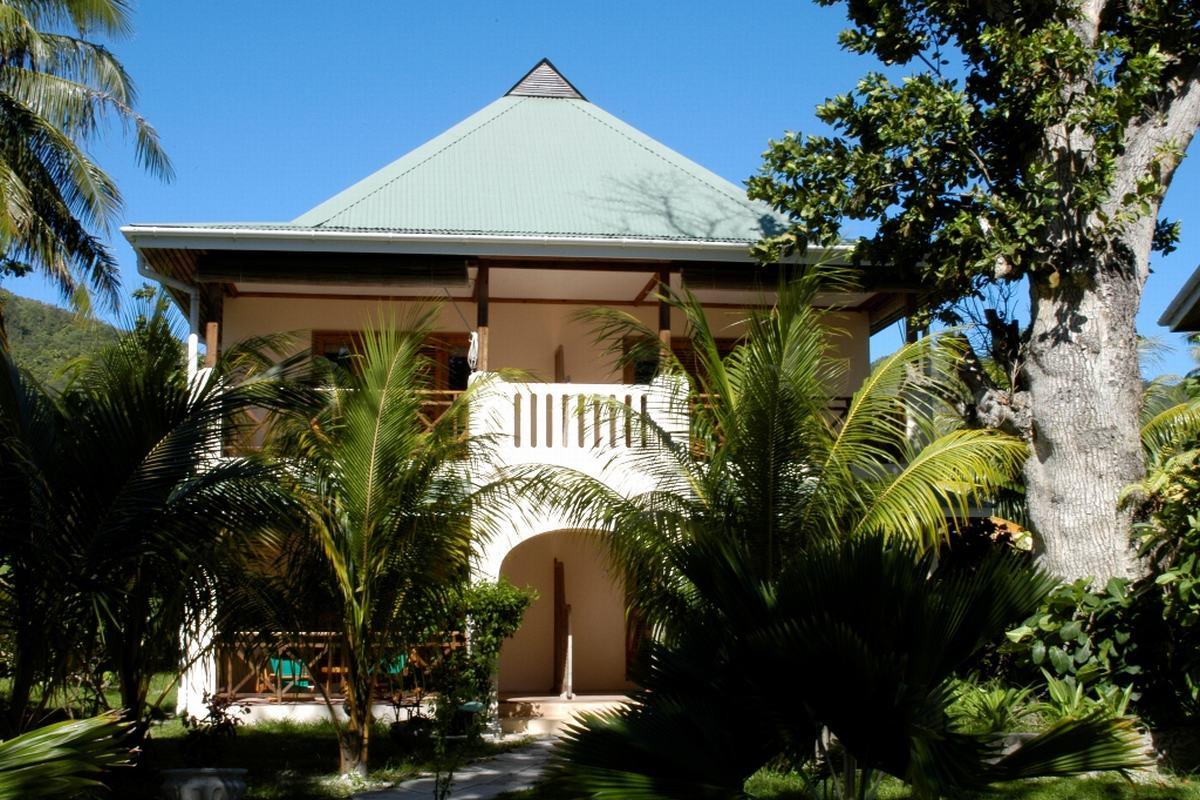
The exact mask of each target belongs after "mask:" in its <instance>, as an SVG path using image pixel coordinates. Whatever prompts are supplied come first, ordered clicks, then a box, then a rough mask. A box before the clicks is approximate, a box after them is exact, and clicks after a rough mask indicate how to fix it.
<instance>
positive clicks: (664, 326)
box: [658, 269, 671, 344]
mask: <svg viewBox="0 0 1200 800" xmlns="http://www.w3.org/2000/svg"><path fill="white" fill-rule="evenodd" d="M658 284H659V286H660V287H661V292H662V294H663V296H666V295H667V294H668V293H669V291H670V289H671V271H670V270H668V269H660V270H659V271H658ZM658 338H660V339H662V340H663V341H664V342H666V343H667V344H670V342H671V306H670V304H669V303H668V302H667V301H666V300H663V299H659V301H658Z"/></svg>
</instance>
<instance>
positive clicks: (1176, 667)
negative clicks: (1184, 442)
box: [1138, 448, 1200, 721]
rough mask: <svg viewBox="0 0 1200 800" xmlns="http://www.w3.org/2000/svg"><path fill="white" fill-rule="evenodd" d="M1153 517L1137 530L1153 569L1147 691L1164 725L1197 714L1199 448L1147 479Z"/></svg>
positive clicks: (1146, 602) (1145, 591)
mask: <svg viewBox="0 0 1200 800" xmlns="http://www.w3.org/2000/svg"><path fill="white" fill-rule="evenodd" d="M1144 488H1145V489H1146V490H1147V491H1148V493H1149V498H1150V504H1151V505H1150V508H1151V511H1152V513H1151V517H1150V520H1149V521H1147V522H1146V523H1144V524H1142V525H1140V526H1138V527H1139V531H1140V533H1141V536H1142V553H1143V555H1144V556H1145V557H1147V558H1148V559H1150V560H1151V562H1152V563H1153V564H1154V565H1155V569H1154V571H1153V572H1152V573H1151V575H1150V576H1149V577H1148V578H1147V579H1146V580H1145V581H1143V583H1142V586H1141V587H1140V594H1141V601H1142V609H1143V614H1142V617H1141V620H1140V621H1141V627H1142V629H1144V630H1145V640H1146V644H1145V645H1144V649H1146V651H1147V652H1146V657H1145V658H1144V661H1145V662H1146V671H1147V676H1146V687H1147V688H1146V692H1147V694H1148V697H1147V698H1146V700H1147V705H1148V706H1149V709H1150V711H1151V713H1153V714H1154V715H1155V716H1157V717H1158V718H1160V719H1162V720H1171V721H1179V720H1180V719H1188V718H1190V719H1195V718H1196V717H1197V716H1198V715H1200V448H1198V449H1191V450H1185V451H1183V452H1180V453H1178V454H1176V455H1172V456H1170V457H1169V458H1167V459H1166V460H1165V462H1163V463H1162V464H1161V465H1160V466H1159V467H1157V468H1156V469H1154V470H1153V471H1152V472H1151V474H1150V475H1149V476H1148V478H1147V480H1146V483H1145V484H1144Z"/></svg>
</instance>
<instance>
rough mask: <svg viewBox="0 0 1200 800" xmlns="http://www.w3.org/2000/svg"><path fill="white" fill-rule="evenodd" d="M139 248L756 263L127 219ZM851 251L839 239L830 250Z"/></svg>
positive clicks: (683, 252) (574, 243) (650, 250)
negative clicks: (186, 225)
mask: <svg viewBox="0 0 1200 800" xmlns="http://www.w3.org/2000/svg"><path fill="white" fill-rule="evenodd" d="M121 233H122V234H123V235H124V236H125V238H126V240H128V242H129V243H130V244H131V245H132V246H133V247H134V248H135V249H138V250H140V249H142V248H178V249H208V250H278V249H280V248H281V247H283V248H286V249H291V250H297V251H302V252H314V251H321V252H351V251H353V252H372V253H413V254H426V255H463V256H515V257H546V258H597V259H613V260H666V261H670V260H691V261H725V262H729V261H743V262H745V263H748V264H749V263H754V258H753V257H752V256H751V255H750V244H751V243H750V242H718V241H705V240H683V239H643V238H627V239H626V238H613V237H587V236H553V235H486V234H446V233H399V232H383V231H379V232H364V231H322V230H313V229H305V230H280V229H271V228H242V227H237V228H232V227H228V228H227V227H219V226H214V227H210V228H202V227H189V228H183V227H176V226H170V225H126V226H124V227H122V228H121ZM842 250H845V251H846V254H847V255H848V253H849V250H850V247H849V246H842V245H838V246H835V247H834V248H831V249H829V250H828V251H825V252H827V253H828V254H830V255H832V254H838V255H841V252H840V251H842Z"/></svg>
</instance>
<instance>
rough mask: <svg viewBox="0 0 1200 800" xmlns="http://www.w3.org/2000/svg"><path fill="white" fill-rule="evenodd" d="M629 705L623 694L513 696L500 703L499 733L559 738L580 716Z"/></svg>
mask: <svg viewBox="0 0 1200 800" xmlns="http://www.w3.org/2000/svg"><path fill="white" fill-rule="evenodd" d="M628 702H629V698H628V697H627V696H626V695H623V694H596V695H583V694H580V695H575V696H574V697H572V698H563V697H557V696H553V695H549V696H534V695H530V696H514V697H504V698H502V699H501V700H500V707H499V709H498V711H497V714H498V716H499V718H500V730H501V731H502V732H504V733H521V734H526V735H530V736H545V735H551V736H554V735H558V734H559V733H560V732H561V731H562V730H563V728H564V727H565V726H566V725H567V724H568V723H570V722H571V721H573V720H575V719H577V718H578V717H579V716H580V715H581V714H589V713H598V712H603V711H612V710H615V709H617V708H620V707H621V706H623V705H625V704H626V703H628Z"/></svg>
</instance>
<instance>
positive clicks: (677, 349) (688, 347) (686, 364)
mask: <svg viewBox="0 0 1200 800" xmlns="http://www.w3.org/2000/svg"><path fill="white" fill-rule="evenodd" d="M636 341H637V340H636V339H626V340H625V343H624V346H625V352H626V353H628V352H629V350H630V348H631V347H632V346H633V344H634V343H635V342H636ZM737 343H738V340H737V339H717V352H718V353H720V354H721V357H722V358H724V357H725V356H727V355H729V353H730V352H732V350H733V348H734V347H736V346H737ZM671 352H672V353H674V354H675V358H677V359H679V363H680V364H682V365H683V369H684V372H686V373H687V374H688V377H690V378H692V379H693V381H694V380H695V378H696V376H697V374H698V373H699V369H700V367H699V364H698V363H697V360H696V354H695V352H694V351H693V350H692V341H691V340H690V339H687V338H684V337H682V336H672V337H671ZM656 372H658V357H657V355H655V356H653V357H650V358H639V359H637V360H636V361H633V362H632V363H628V364H626V365H625V376H624V380H625V382H626V383H650V381H652V380H653V379H654V375H655V373H656Z"/></svg>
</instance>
